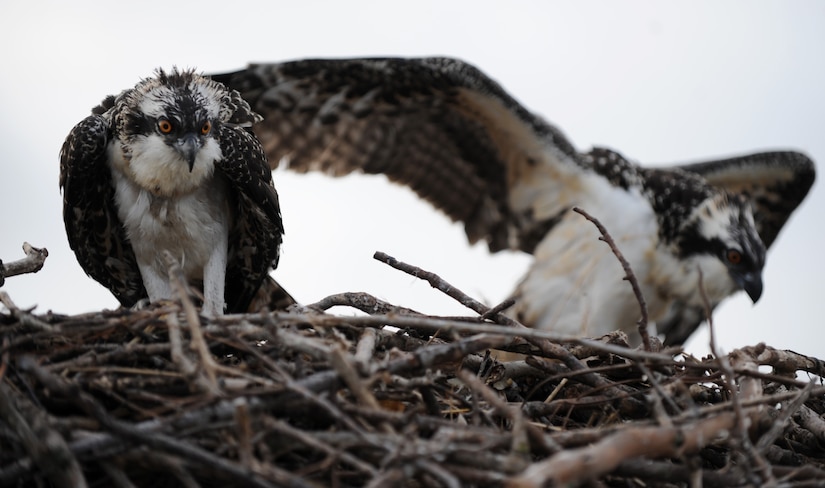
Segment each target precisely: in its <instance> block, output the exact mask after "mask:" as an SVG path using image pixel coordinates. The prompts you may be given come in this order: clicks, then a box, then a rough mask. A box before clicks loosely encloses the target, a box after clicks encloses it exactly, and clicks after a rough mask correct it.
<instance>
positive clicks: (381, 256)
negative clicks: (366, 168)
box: [373, 252, 649, 393]
mask: <svg viewBox="0 0 825 488" xmlns="http://www.w3.org/2000/svg"><path fill="white" fill-rule="evenodd" d="M373 258H375V259H377V260H378V261H381V262H383V263H386V264H388V265H390V266H392V267H393V268H395V269H398V270H400V271H403V272H405V273H407V274H410V275H412V276H415V277H417V278H421V279H423V280H426V281H427V282H429V283H430V286H432V287H433V288H436V289H437V290H440V291H442V292H443V293H445V294H447V295H448V296H450V297H452V298H453V299H455V300H456V301H458V302H459V303H461V304H462V305H464V306H465V307H467V308H469V309H470V310H472V311H474V312H476V313H478V314H480V315H483V314H484V313H485V312H487V311H488V307H487V306H485V305H484V304H483V303H481V302H478V301H476V300H474V299H473V298H471V297H469V296H468V295H467V294H465V293H464V292H462V291H461V290H459V289H458V288H456V287H454V286H452V285H451V284H449V283H447V282H446V281H444V280H443V279H442V278H441V277H440V276H438V275H437V274H435V273H432V272H429V271H425V270H423V269H421V268H418V267H416V266H412V265H409V264H407V263H403V262H401V261H398V260H397V259H395V258H394V257H392V256H389V255H387V254H385V253H383V252H376V253H375V254H374V255H373ZM494 321H495V322H497V323H499V324H503V325H506V326H509V327H512V328H514V329H516V330H517V331H518V334H517V335H518V336H519V337H523V338H525V339H527V340H528V341H530V342H531V343H533V344H534V345H535V346H537V347H538V348H539V349H541V350H542V352H543V353H545V354H547V355H548V356H550V357H553V358H555V359H558V360H560V361H562V362H563V363H564V364H565V365H566V366H567V367H568V368H570V369H571V370H574V371H581V370H586V369H587V367H586V366H585V365H584V364H582V362H581V361H579V359H578V358H576V357H575V356H573V355H572V354H570V351H568V350H567V349H565V348H563V347H562V346H560V345H559V344H555V343H553V342H551V341H549V340H547V339H546V337H548V336H544V337H543V338H539V337H540V336H539V335H537V334H528V333H526V332H523V330H525V329H527V328H526V327H525V326H524V325H522V324H521V323H519V322H518V321H516V320H513V319H511V318H510V317H507V316H506V315H502V314H497V315H496V316H495V317H494ZM468 325H470V327H471V328H473V330H477V331H478V332H481V331H482V329H483V328H484V327H485V326H486V324H468ZM533 332H544V331H533ZM545 333H546V332H545ZM550 335H551V336H552V338H559V337H561V336H559V335H558V334H550ZM564 341H566V342H579V341H580V339H579V338H570V337H564V338H563V339H562V341H560V342H564ZM586 345H588V344H586ZM594 347H595V346H594ZM602 350H604V349H602ZM613 350H614V351H621V350H622V349H621V348H615V349H613ZM648 351H649V349H648ZM618 354H619V355H622V353H621V352H618ZM582 378H583V379H584V380H586V381H588V382H589V383H588V384H590V385H591V386H598V387H603V388H606V389H607V390H608V391H612V390H611V389H612V385H611V383H610V382H609V381H607V380H606V379H605V378H603V377H601V376H599V375H596V374H583V375H582ZM613 393H619V392H617V391H613Z"/></svg>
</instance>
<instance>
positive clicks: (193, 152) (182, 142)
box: [177, 134, 201, 173]
mask: <svg viewBox="0 0 825 488" xmlns="http://www.w3.org/2000/svg"><path fill="white" fill-rule="evenodd" d="M200 148H201V142H200V139H199V138H198V136H197V135H195V134H185V135H184V136H183V137H181V138H180V139H178V143H177V150H178V151H179V152H180V154H181V155H182V156H183V158H184V159H185V160H186V162H187V163H189V172H190V173H191V172H192V168H193V167H194V166H195V157H197V155H198V150H199V149H200Z"/></svg>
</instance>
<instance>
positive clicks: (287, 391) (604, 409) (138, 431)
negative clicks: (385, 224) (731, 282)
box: [0, 255, 825, 487]
mask: <svg viewBox="0 0 825 488" xmlns="http://www.w3.org/2000/svg"><path fill="white" fill-rule="evenodd" d="M379 257H380V258H382V260H384V261H385V262H388V263H389V264H392V265H393V266H395V267H398V268H399V269H403V270H404V271H408V272H411V273H414V274H415V275H416V276H419V277H424V278H426V279H428V280H429V281H430V283H431V284H433V286H435V287H436V288H438V289H441V290H443V291H445V292H448V293H449V294H450V295H451V296H453V297H454V298H456V299H457V300H459V301H461V302H462V303H463V304H465V305H467V306H468V307H470V308H471V309H472V310H474V311H475V312H476V313H477V314H478V315H474V316H473V317H453V318H448V317H433V316H427V315H423V314H420V313H418V312H415V311H412V310H408V309H404V308H401V307H396V306H393V305H390V304H387V303H384V302H381V301H380V300H377V299H375V298H374V297H372V296H369V295H366V294H362V293H345V294H341V295H335V296H331V297H327V298H325V299H324V300H321V301H320V302H318V303H315V304H312V305H308V306H304V307H293V308H292V309H290V310H287V311H278V312H261V313H257V314H244V315H231V316H224V317H217V318H204V317H202V316H199V315H198V313H197V310H196V308H195V307H194V305H193V301H192V299H191V297H190V293H189V292H188V290H187V289H186V286H185V285H184V284H183V283H181V282H180V281H176V283H177V284H178V285H179V286H178V290H179V295H180V296H179V299H178V300H176V301H174V302H165V303H160V304H157V305H154V306H152V307H150V308H147V309H144V310H124V309H121V310H115V311H102V312H96V313H89V314H83V315H76V316H64V315H58V314H54V313H49V314H45V315H37V314H33V313H31V312H30V311H25V310H20V309H18V308H17V307H15V306H14V304H13V303H12V302H11V300H10V299H9V297H8V296H6V295H5V294H3V293H0V298H2V300H3V302H4V303H5V305H6V308H7V311H6V312H3V313H0V337H2V345H1V348H0V351H1V352H2V369H0V379H2V382H0V486H67V487H68V486H116V487H132V486H153V487H164V486H186V487H198V486H201V487H207V486H256V487H271V486H294V487H314V486H337V487H348V486H374V487H378V486H387V485H390V484H395V485H398V486H446V487H458V486H511V487H537V486H581V485H583V486H725V487H730V486H765V485H771V484H773V485H781V486H822V483H823V482H825V481H823V480H825V449H823V446H825V420H823V417H822V415H823V413H825V387H823V386H822V385H821V384H820V383H819V379H818V376H821V375H822V374H823V370H825V365H824V364H823V362H822V361H820V360H817V359H815V358H810V357H805V356H802V355H799V354H795V353H793V352H790V351H781V350H776V349H773V348H771V347H768V346H765V345H762V344H760V345H757V346H753V347H744V348H741V349H738V350H736V351H733V352H732V353H730V354H728V355H726V356H721V357H708V358H704V359H697V358H694V357H691V356H690V355H686V354H684V353H682V352H681V351H679V350H677V349H665V348H662V347H661V345H660V344H657V343H656V341H655V340H653V341H650V344H649V345H648V347H646V348H639V349H632V348H630V347H627V345H626V337H624V335H623V334H621V333H617V334H612V335H609V336H606V337H603V338H600V339H598V340H587V339H572V338H561V337H557V336H555V335H553V334H551V333H548V332H542V331H536V330H531V329H526V328H524V327H521V326H519V324H517V323H514V322H513V321H511V320H509V319H507V317H505V316H503V315H502V314H501V313H499V312H500V311H501V310H502V309H504V308H506V306H507V304H506V303H505V304H502V305H501V306H500V307H494V308H493V309H489V308H487V307H485V306H483V305H482V304H480V303H478V302H476V301H474V300H472V299H471V298H469V297H467V296H466V295H464V294H462V293H461V292H460V291H458V290H456V289H455V288H454V287H451V286H450V285H449V284H448V283H445V282H443V280H441V279H440V278H438V277H437V276H436V275H433V274H431V273H427V272H425V271H423V270H418V269H415V268H413V267H410V266H408V265H404V264H403V263H398V262H396V261H394V260H392V258H389V257H388V256H383V255H382V256H379ZM175 273H176V270H173V273H172V276H178V278H179V275H176V274H175ZM333 306H348V307H352V308H355V309H358V310H360V311H362V312H365V313H363V314H358V315H352V314H349V315H345V314H331V313H328V310H329V309H330V308H331V307H333ZM500 351H509V352H510V353H519V354H521V356H519V357H518V358H515V359H512V358H511V359H510V360H507V361H502V360H499V355H500ZM760 366H770V367H771V368H772V369H771V371H770V372H768V371H767V368H762V369H760ZM799 372H805V373H802V374H800V373H799ZM806 374H807V378H808V379H811V378H813V379H812V380H811V381H801V380H799V379H797V376H802V377H806Z"/></svg>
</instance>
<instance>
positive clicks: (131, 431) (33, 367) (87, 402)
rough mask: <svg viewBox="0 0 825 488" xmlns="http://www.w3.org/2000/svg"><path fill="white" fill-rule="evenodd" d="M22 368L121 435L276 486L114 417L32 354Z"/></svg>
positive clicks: (283, 476)
mask: <svg viewBox="0 0 825 488" xmlns="http://www.w3.org/2000/svg"><path fill="white" fill-rule="evenodd" d="M19 367H20V369H21V370H22V371H26V372H31V373H32V374H33V375H34V376H35V377H36V378H37V379H38V381H40V382H41V383H43V384H44V385H45V386H46V387H47V388H48V389H49V390H51V391H53V392H55V393H57V394H60V395H62V396H63V397H64V398H65V399H66V400H69V401H71V402H72V403H74V404H75V405H76V406H77V407H79V408H80V409H82V410H83V411H84V412H86V413H87V414H89V415H90V416H91V417H93V418H94V419H96V420H97V421H98V422H100V424H101V425H103V426H104V427H106V428H107V429H108V430H110V431H111V432H113V433H115V434H117V435H119V436H122V437H124V438H126V439H128V440H130V441H133V442H137V443H140V444H144V445H146V446H148V447H151V448H154V449H160V450H162V451H164V452H167V453H170V454H174V455H178V456H181V457H183V458H185V459H188V460H190V461H192V462H195V463H198V464H201V465H204V466H208V467H209V468H210V469H216V470H219V471H222V472H224V473H226V474H227V475H228V476H231V477H232V478H233V481H234V482H243V483H245V484H246V485H247V486H258V487H262V488H270V487H273V486H275V485H272V484H270V483H269V482H268V481H266V480H263V479H261V478H260V477H259V476H257V475H256V474H254V473H249V472H247V471H246V470H245V469H243V468H241V467H240V466H238V465H236V464H235V463H232V462H230V461H228V460H225V459H223V458H221V457H219V456H216V455H214V454H212V453H210V452H207V451H205V450H203V449H201V448H199V447H196V446H193V445H191V444H188V443H186V442H184V441H182V440H178V439H174V438H172V437H169V436H167V435H164V434H160V433H148V432H145V431H143V430H140V429H137V428H135V426H133V425H130V424H128V423H125V422H121V421H120V420H116V419H114V418H112V417H111V416H109V414H108V413H107V412H106V410H105V409H104V408H103V407H102V406H101V405H100V404H99V403H98V402H97V401H96V400H95V399H94V398H92V397H91V396H90V395H89V394H88V393H85V392H83V391H80V390H79V389H78V388H77V386H76V385H72V384H68V383H66V382H65V381H64V380H62V379H60V378H59V377H57V376H55V375H52V374H51V373H49V372H47V371H46V370H45V369H43V368H41V367H40V366H38V365H37V364H36V363H35V362H34V360H33V359H32V358H31V357H23V358H21V360H20V361H19ZM275 481H276V482H278V483H281V484H285V485H289V486H294V487H307V488H309V486H310V485H309V484H307V483H305V482H303V481H302V480H300V479H298V478H296V477H295V476H292V475H291V474H289V473H286V472H281V473H280V475H279V478H278V479H276V480H275Z"/></svg>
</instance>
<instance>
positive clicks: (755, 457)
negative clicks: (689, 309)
mask: <svg viewBox="0 0 825 488" xmlns="http://www.w3.org/2000/svg"><path fill="white" fill-rule="evenodd" d="M698 271H699V276H698V278H697V279H698V283H697V287H698V289H699V296H700V297H701V298H702V304H703V306H704V309H705V317H707V321H708V327H709V329H710V350H711V353H712V354H713V355H714V356H716V360H717V363H718V364H719V369H720V370H721V371H722V375H723V376H722V377H723V379H724V381H725V386H726V387H727V389H728V391H729V392H730V396H731V404H732V405H733V412H734V414H735V415H736V424H735V426H734V429H733V434H734V436H735V438H736V439H738V440H739V442H740V443H741V445H742V448H743V449H744V451H745V452H746V453H747V454H748V457H750V458H751V460H752V461H753V464H755V467H756V468H757V469H758V470H759V471H760V473H761V478H762V479H761V483H765V484H766V485H769V486H774V485H775V484H776V480H775V479H774V477H773V475H772V474H771V472H770V470H769V469H768V467H767V465H766V463H765V459H764V458H763V457H762V455H761V454H760V453H759V452H758V451H757V450H756V449H755V448H754V446H753V443H751V440H750V437H749V436H748V426H747V425H746V421H745V413H744V410H743V408H742V404H741V401H740V393H741V394H742V396H743V397H744V398H755V397H758V396H760V395H761V393H762V383H761V382H760V381H759V380H756V379H754V378H750V377H745V378H744V379H743V380H742V381H741V383H740V388H741V389H737V388H736V384H735V380H734V378H735V376H734V372H733V368H732V367H731V361H729V360H728V356H722V355H720V353H719V349H718V348H717V346H716V334H715V331H714V325H713V314H712V310H711V306H710V300H708V296H707V293H706V292H705V285H704V277H703V274H702V268H701V267H699V268H698ZM731 357H735V359H734V362H736V363H737V366H738V367H740V368H743V369H752V370H755V371H756V370H758V367H757V366H756V364H755V363H754V362H753V361H752V360H751V359H750V358H749V356H748V355H747V354H746V353H745V352H744V351H741V350H739V351H733V352H732V353H731ZM749 421H751V422H752V418H751V419H749ZM743 464H744V466H743V467H744V469H745V474H746V475H748V477H749V478H751V480H750V481H751V482H753V483H754V484H761V483H760V480H756V479H753V476H752V475H751V472H752V470H751V468H752V465H751V463H748V462H746V463H743Z"/></svg>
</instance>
